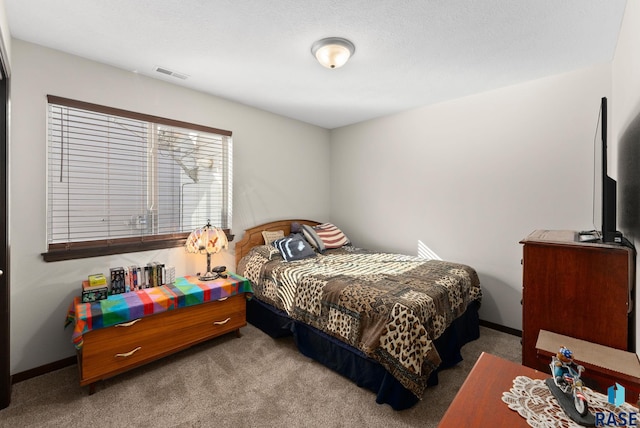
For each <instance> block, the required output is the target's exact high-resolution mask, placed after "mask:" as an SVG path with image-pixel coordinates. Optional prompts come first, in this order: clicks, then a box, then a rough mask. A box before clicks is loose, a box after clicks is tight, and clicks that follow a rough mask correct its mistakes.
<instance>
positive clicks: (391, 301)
mask: <svg viewBox="0 0 640 428" xmlns="http://www.w3.org/2000/svg"><path fill="white" fill-rule="evenodd" d="M292 226H293V228H292ZM326 227H329V228H333V229H326ZM336 229H337V230H338V232H340V239H338V240H337V241H330V240H329V241H328V240H327V238H326V235H322V234H323V233H325V231H326V230H333V231H335V230H336ZM292 231H293V232H294V233H293V234H292ZM282 237H285V238H286V239H285V238H282ZM319 237H320V238H319ZM265 239H267V240H268V241H271V240H274V241H275V242H274V243H271V242H270V243H269V245H265ZM323 239H324V240H325V243H326V247H325V246H323V242H322V240H323ZM314 241H318V242H314ZM335 242H338V244H337V245H333V244H335ZM345 243H346V244H345ZM285 244H286V245H288V246H290V247H291V248H294V247H295V248H296V251H298V250H301V249H302V247H303V244H304V250H302V252H304V253H305V256H304V257H300V258H299V259H295V258H294V259H292V260H286V259H289V258H290V256H291V254H289V253H287V250H286V249H284V248H283V245H285ZM308 244H312V245H308ZM276 247H278V248H276ZM307 247H310V248H312V250H313V254H308V248H307ZM287 248H288V247H287ZM278 249H280V251H278ZM235 252H236V262H237V269H236V270H237V272H238V273H239V274H240V275H242V276H244V277H246V278H248V279H249V280H250V281H251V282H252V286H253V289H254V296H253V298H252V299H251V300H249V301H248V302H247V320H248V322H250V323H251V324H253V325H254V326H256V327H258V328H259V329H261V330H262V331H264V332H265V333H267V334H269V335H270V336H271V337H274V338H277V337H282V336H291V335H292V336H293V338H294V340H295V343H296V346H297V347H298V349H299V350H300V352H302V353H303V354H304V355H306V356H308V357H310V358H312V359H314V360H316V361H318V362H320V363H321V364H324V365H325V366H327V367H329V368H331V369H333V370H335V371H336V372H338V373H340V374H342V375H344V376H346V377H347V378H349V379H351V380H352V381H353V382H354V383H356V384H357V385H358V386H361V387H365V388H368V389H370V390H372V391H373V392H374V393H375V394H376V402H377V403H380V404H383V403H386V404H389V405H390V406H391V407H392V408H393V409H395V410H402V409H407V408H409V407H412V406H413V405H415V404H416V403H417V402H418V401H419V400H420V399H421V398H422V395H423V393H424V390H425V389H426V388H427V387H428V386H432V385H435V384H437V382H438V378H437V376H438V371H439V370H442V369H444V368H447V367H451V366H453V365H455V364H457V363H458V362H460V361H461V360H462V356H461V354H460V349H461V348H462V346H463V345H464V344H466V343H468V342H469V341H472V340H475V339H477V338H478V337H479V335H480V333H479V320H478V309H479V306H480V300H481V297H482V292H481V289H480V284H479V280H478V275H477V273H476V271H475V270H474V269H473V268H471V267H469V266H467V265H463V264H459V263H452V262H447V261H440V260H425V259H420V258H417V257H412V256H406V255H400V254H391V253H383V252H374V251H369V250H366V249H361V248H357V247H356V246H354V245H352V244H351V243H350V242H349V240H348V238H347V236H346V235H344V234H343V233H342V231H340V230H339V229H338V228H337V227H335V226H333V225H331V224H330V223H320V222H317V221H311V220H299V219H292V220H280V221H275V222H271V223H266V224H262V225H259V226H255V227H253V228H250V229H247V230H246V231H245V234H244V236H243V238H242V239H241V240H240V241H239V242H238V243H236V246H235Z"/></svg>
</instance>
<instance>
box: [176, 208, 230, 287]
mask: <svg viewBox="0 0 640 428" xmlns="http://www.w3.org/2000/svg"><path fill="white" fill-rule="evenodd" d="M228 247H229V241H227V235H226V234H225V233H224V231H223V230H222V229H220V228H218V227H213V226H211V223H210V222H209V220H207V224H206V225H205V226H204V227H202V228H198V229H196V230H194V231H193V232H191V234H190V235H189V237H188V238H187V242H185V249H186V251H187V252H188V253H200V254H206V255H207V271H206V273H204V274H203V275H201V274H198V279H200V280H201V281H211V280H214V279H216V278H218V277H219V276H220V274H219V272H214V271H212V270H211V254H216V253H218V252H220V251H221V250H222V249H225V248H228Z"/></svg>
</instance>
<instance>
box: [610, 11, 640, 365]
mask: <svg viewBox="0 0 640 428" xmlns="http://www.w3.org/2000/svg"><path fill="white" fill-rule="evenodd" d="M611 98H612V99H611V107H612V113H613V114H612V121H611V123H612V126H611V127H612V139H611V143H612V144H611V146H610V147H611V148H610V151H613V152H614V153H616V154H617V155H618V157H617V158H616V159H617V162H615V163H614V165H613V166H614V167H615V168H616V170H614V172H615V174H616V175H615V177H616V178H617V180H618V225H619V227H620V229H621V230H622V232H623V233H624V234H625V236H627V237H628V238H629V239H631V240H632V241H633V242H634V244H635V246H636V249H637V248H638V246H639V245H640V2H637V1H628V2H627V5H626V8H625V14H624V18H623V21H622V29H621V31H620V35H619V36H618V46H617V49H616V55H615V57H614V60H613V94H612V97H611ZM636 260H637V259H636ZM638 284H640V264H639V265H638V266H636V289H635V293H634V295H635V302H636V311H638V303H637V302H639V300H638V299H639V298H640V293H639V292H638V290H639V288H640V287H639V286H638ZM635 325H636V328H635V333H636V336H635V337H636V352H637V353H638V355H640V349H639V347H638V344H640V316H638V315H636V319H635Z"/></svg>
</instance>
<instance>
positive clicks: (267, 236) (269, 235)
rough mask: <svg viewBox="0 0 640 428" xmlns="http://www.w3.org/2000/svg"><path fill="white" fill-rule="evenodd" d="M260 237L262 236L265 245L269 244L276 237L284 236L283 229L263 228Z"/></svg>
mask: <svg viewBox="0 0 640 428" xmlns="http://www.w3.org/2000/svg"><path fill="white" fill-rule="evenodd" d="M262 237H263V238H264V243H265V245H271V244H272V243H273V241H275V240H276V239H281V238H284V230H275V231H270V230H263V231H262Z"/></svg>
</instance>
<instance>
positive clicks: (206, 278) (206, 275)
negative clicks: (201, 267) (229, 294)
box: [198, 272, 220, 281]
mask: <svg viewBox="0 0 640 428" xmlns="http://www.w3.org/2000/svg"><path fill="white" fill-rule="evenodd" d="M219 277H220V275H218V274H217V273H215V272H206V273H204V274H202V275H200V273H198V279H199V280H200V281H213V280H214V279H218V278H219Z"/></svg>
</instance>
